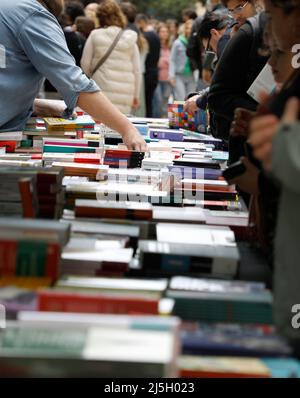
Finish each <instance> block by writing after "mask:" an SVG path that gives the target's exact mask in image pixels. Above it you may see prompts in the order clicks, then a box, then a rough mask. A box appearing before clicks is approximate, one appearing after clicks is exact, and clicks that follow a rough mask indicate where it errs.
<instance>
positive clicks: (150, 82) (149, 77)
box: [144, 72, 158, 117]
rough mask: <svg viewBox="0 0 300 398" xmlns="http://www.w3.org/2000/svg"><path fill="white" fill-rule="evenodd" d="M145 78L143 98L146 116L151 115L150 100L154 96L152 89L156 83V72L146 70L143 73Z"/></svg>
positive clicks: (153, 89)
mask: <svg viewBox="0 0 300 398" xmlns="http://www.w3.org/2000/svg"><path fill="white" fill-rule="evenodd" d="M144 78H145V99H146V116H147V117H152V115H153V112H152V100H153V96H154V91H155V89H156V87H157V84H158V73H157V72H147V73H145V75H144Z"/></svg>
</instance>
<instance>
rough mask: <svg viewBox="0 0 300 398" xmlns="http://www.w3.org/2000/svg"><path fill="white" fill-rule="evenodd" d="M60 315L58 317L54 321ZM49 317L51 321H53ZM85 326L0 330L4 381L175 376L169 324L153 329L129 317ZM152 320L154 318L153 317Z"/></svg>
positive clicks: (45, 325)
mask: <svg viewBox="0 0 300 398" xmlns="http://www.w3.org/2000/svg"><path fill="white" fill-rule="evenodd" d="M59 315H60V314H58V316H59ZM52 318H53V317H52ZM110 319H111V320H108V321H106V320H105V319H103V320H101V319H100V322H99V324H97V322H95V323H93V321H92V322H91V321H89V320H86V322H84V324H83V323H82V322H81V324H80V322H79V324H76V325H75V326H74V324H73V323H72V322H70V323H68V322H64V323H63V324H61V325H60V324H55V323H54V324H53V322H52V321H51V320H50V321H49V322H43V321H40V322H39V318H38V317H37V319H36V321H35V322H34V323H33V324H31V323H28V322H27V323H26V322H24V321H22V320H21V321H17V322H11V323H9V324H8V325H7V328H6V329H1V330H0V368H1V375H2V376H4V377H5V376H9V377H51V376H53V377H71V378H81V377H89V378H90V377H93V378H99V377H104V378H112V377H117V378H120V377H136V375H138V376H139V377H157V378H161V377H177V376H178V368H177V358H178V338H177V333H176V330H174V327H173V324H174V322H172V321H171V324H170V326H169V325H168V322H167V321H166V320H165V321H164V322H163V323H162V326H161V327H160V326H159V325H160V323H159V322H154V325H155V324H156V325H157V329H156V330H153V328H152V327H151V324H149V322H147V321H145V324H143V322H142V320H141V321H140V322H138V323H137V324H139V325H143V327H142V328H138V327H135V324H136V323H135V321H134V320H133V321H131V317H128V318H127V320H126V319H124V317H122V318H121V319H120V320H119V319H118V317H115V318H114V319H113V318H110ZM152 319H153V318H152Z"/></svg>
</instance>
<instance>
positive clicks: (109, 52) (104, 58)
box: [91, 29, 124, 76]
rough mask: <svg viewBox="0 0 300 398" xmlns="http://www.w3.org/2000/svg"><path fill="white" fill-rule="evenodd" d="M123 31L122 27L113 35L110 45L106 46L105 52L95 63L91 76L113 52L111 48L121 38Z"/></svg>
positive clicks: (113, 47)
mask: <svg viewBox="0 0 300 398" xmlns="http://www.w3.org/2000/svg"><path fill="white" fill-rule="evenodd" d="M123 33H124V29H121V30H120V32H119V33H118V34H117V36H116V37H115V39H114V41H113V42H112V43H111V45H110V47H109V48H108V50H107V51H106V53H105V54H104V55H103V57H102V58H101V59H100V60H99V61H98V63H97V65H96V66H95V68H94V69H93V71H92V74H91V76H93V75H94V74H95V72H96V71H97V70H98V69H99V68H100V66H102V65H103V64H104V62H105V61H106V60H107V59H108V57H109V56H110V54H111V53H112V52H113V50H114V49H115V47H116V45H117V44H118V42H119V40H120V39H121V37H122V35H123Z"/></svg>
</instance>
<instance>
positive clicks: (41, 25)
mask: <svg viewBox="0 0 300 398" xmlns="http://www.w3.org/2000/svg"><path fill="white" fill-rule="evenodd" d="M18 40H19V42H20V44H21V46H22V48H23V49H24V52H25V54H26V55H27V57H28V59H29V60H30V61H31V63H32V64H33V65H34V67H35V68H36V70H37V71H39V72H40V74H41V75H42V76H45V77H46V78H47V79H48V80H50V82H51V83H52V84H53V85H54V87H56V88H57V89H58V91H59V92H60V94H61V95H62V97H63V98H64V100H65V103H66V104H67V106H68V109H69V110H73V109H74V108H75V107H76V105H78V106H80V107H81V108H82V109H83V110H85V111H86V112H88V113H89V114H91V116H93V117H94V118H96V119H99V120H101V121H102V122H103V123H106V124H107V125H108V126H109V127H111V128H113V129H115V130H117V131H119V132H120V134H121V135H122V137H123V139H124V143H125V144H126V145H127V146H128V147H129V148H133V149H138V150H140V149H145V148H146V143H145V141H144V139H143V138H142V137H141V136H140V134H139V133H138V131H137V130H136V129H135V128H134V126H133V125H132V124H131V123H130V122H129V121H128V119H127V118H126V117H125V116H124V115H122V114H121V113H120V112H119V111H118V110H117V109H116V108H115V107H114V106H113V105H112V104H111V103H110V102H109V100H108V99H107V98H105V97H104V95H103V94H101V93H100V89H99V87H98V86H97V85H96V84H95V82H93V80H89V79H88V78H87V77H86V76H85V75H84V74H83V73H82V70H81V69H80V68H79V67H77V66H76V65H75V61H74V58H73V57H72V56H71V54H70V52H69V50H68V48H67V44H66V41H65V38H64V34H63V31H62V30H61V28H60V26H59V25H58V23H57V20H56V19H55V18H54V17H53V16H52V15H51V14H49V13H48V12H47V11H45V12H36V13H35V14H33V15H32V16H31V17H30V18H29V19H28V20H27V21H26V22H25V23H24V24H23V26H22V27H21V29H20V32H19V35H18ZM36 104H38V102H36V103H35V105H36ZM38 105H39V104H38Z"/></svg>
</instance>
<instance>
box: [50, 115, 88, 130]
mask: <svg viewBox="0 0 300 398" xmlns="http://www.w3.org/2000/svg"><path fill="white" fill-rule="evenodd" d="M44 122H45V127H46V129H47V131H49V132H53V131H74V130H94V128H95V121H94V120H93V119H92V118H91V117H90V116H88V115H81V116H77V117H76V118H75V119H63V118H54V117H46V118H44Z"/></svg>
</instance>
